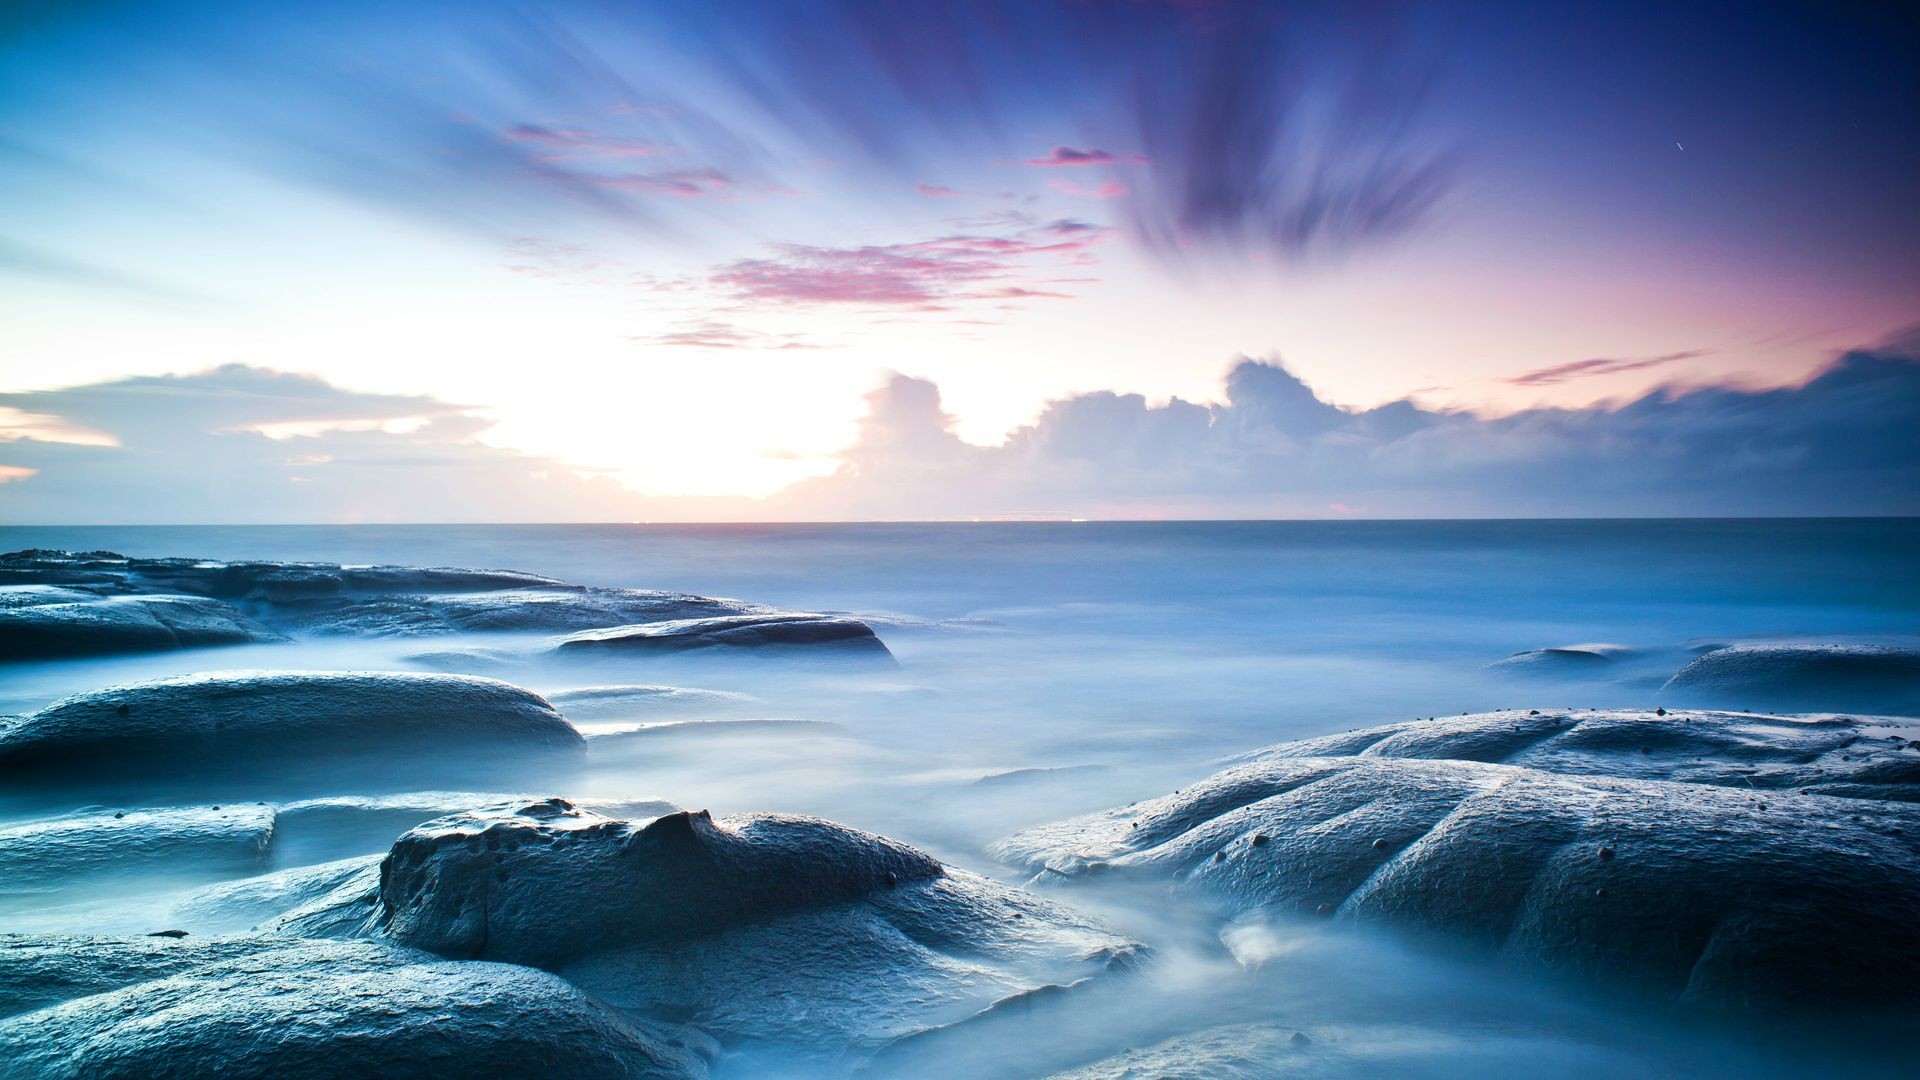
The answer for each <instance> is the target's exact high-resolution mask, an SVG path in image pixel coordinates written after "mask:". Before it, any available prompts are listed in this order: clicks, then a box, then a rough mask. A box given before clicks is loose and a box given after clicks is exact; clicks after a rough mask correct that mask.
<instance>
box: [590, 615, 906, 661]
mask: <svg viewBox="0 0 1920 1080" xmlns="http://www.w3.org/2000/svg"><path fill="white" fill-rule="evenodd" d="M800 647H808V648H822V647H824V648H827V649H831V650H833V651H835V652H837V653H843V654H848V655H854V656H860V657H864V658H871V659H885V658H888V657H889V656H891V654H890V653H889V652H888V651H887V647H886V646H885V645H883V644H881V642H880V639H879V638H878V637H877V636H875V635H874V632H873V628H872V627H870V626H868V625H867V624H866V623H864V622H861V621H860V620H859V619H854V618H849V617H847V616H844V615H803V614H786V613H776V614H765V615H758V614H756V615H728V616H721V617H717V618H704V619H680V620H675V621H672V622H658V623H648V624H644V625H639V626H622V627H616V628H614V629H611V630H590V631H586V632H583V633H579V634H573V635H571V636H569V637H566V638H563V639H561V640H560V641H559V642H558V643H556V644H555V645H554V651H555V652H556V653H558V654H560V655H562V656H567V657H573V658H585V657H593V656H607V655H615V656H617V655H621V654H645V653H653V652H689V651H692V650H696V649H698V650H726V649H742V648H751V649H759V650H791V649H795V648H800Z"/></svg>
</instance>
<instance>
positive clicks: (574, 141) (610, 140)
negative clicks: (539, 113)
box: [502, 124, 661, 161]
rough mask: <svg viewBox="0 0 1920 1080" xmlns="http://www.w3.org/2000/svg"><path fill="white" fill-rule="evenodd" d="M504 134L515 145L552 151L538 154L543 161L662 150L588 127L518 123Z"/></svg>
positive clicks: (633, 155)
mask: <svg viewBox="0 0 1920 1080" xmlns="http://www.w3.org/2000/svg"><path fill="white" fill-rule="evenodd" d="M502 134H504V135H506V137H507V138H509V139H512V140H513V141H514V142H524V143H533V144H535V145H538V146H544V147H548V148H549V149H548V150H547V151H546V152H544V153H541V154H538V155H536V156H537V157H539V158H540V159H541V160H543V161H560V160H565V159H569V158H637V157H655V156H658V155H659V154H660V153H661V149H660V147H658V146H656V145H654V144H653V143H650V142H645V141H642V140H639V139H622V138H616V137H612V136H605V135H601V134H600V133H598V132H594V131H588V130H585V129H584V128H550V127H543V126H541V125H539V124H515V125H513V126H512V127H509V128H507V129H506V130H505V131H504V132H502Z"/></svg>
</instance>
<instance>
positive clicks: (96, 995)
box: [0, 938, 706, 1080]
mask: <svg viewBox="0 0 1920 1080" xmlns="http://www.w3.org/2000/svg"><path fill="white" fill-rule="evenodd" d="M23 952H24V953H29V954H34V955H31V956H29V957H27V958H25V959H24V960H23V959H22V957H21V956H20V955H19V954H21V953H23ZM23 969H24V974H26V976H27V978H26V979H25V980H23V979H22V978H21V976H22V974H23ZM49 976H51V978H49ZM21 981H28V982H38V983H40V984H41V985H45V984H47V983H48V982H58V983H60V984H62V985H61V989H62V992H64V993H67V994H71V995H72V996H71V997H70V999H69V1000H64V1001H62V1002H61V1003H59V1004H55V1005H48V1006H45V1007H41V1008H38V1009H37V1010H36V1011H33V1012H25V1013H19V1014H16V1015H13V1016H11V1017H10V1018H8V1019H6V1020H4V1021H0V1076H7V1077H13V1076H19V1077H27V1076H33V1077H48V1078H65V1077H75V1078H78V1077H88V1078H94V1077H99V1078H118V1077H127V1078H134V1077H138V1078H143V1080H144V1078H172V1077H180V1078H186V1077H200V1076H222V1077H260V1078H268V1077H282V1076H300V1077H319V1078H324V1077H343V1078H344V1077H363V1076H382V1077H465V1076H475V1075H500V1076H569V1077H573V1076H579V1077H606V1078H659V1080H667V1078H674V1080H685V1078H695V1077H702V1076H705V1075H706V1062H705V1060H704V1059H703V1058H702V1056H701V1055H700V1054H699V1053H697V1052H695V1050H694V1049H692V1048H690V1046H689V1039H688V1038H687V1037H675V1035H674V1034H671V1033H670V1032H669V1031H668V1030H665V1029H662V1028H659V1027H645V1026H642V1025H640V1024H636V1023H634V1022H632V1021H629V1020H627V1019H626V1018H624V1017H622V1016H620V1015H619V1014H617V1013H615V1012H613V1011H612V1010H610V1009H607V1008H605V1007H604V1006H602V1005H600V1004H599V1003H597V1002H595V1001H593V1000H592V999H591V998H588V997H587V996H586V995H584V994H582V993H581V992H580V991H578V990H576V989H574V988H573V987H571V986H569V985H568V984H567V983H565V982H563V981H562V980H560V979H558V978H555V977H554V976H552V975H549V974H547V973H545V972H539V971H533V970H529V969H527V968H519V967H513V966H510V965H506V964H493V963H450V962H445V961H439V960H436V959H435V958H433V957H430V956H426V955H424V954H422V953H418V952H415V951H413V950H409V949H396V948H392V947H389V946H384V945H378V944H374V943H371V942H313V941H299V940H287V939H280V940H276V939H229V940H227V941H214V942H209V943H206V944H200V943H196V942H195V941H193V940H192V939H188V940H184V941H164V940H157V939H136V940H135V941H134V942H133V943H126V942H119V941H113V940H111V939H91V940H90V939H70V938H67V939H63V938H44V939H6V940H5V941H4V942H3V943H0V986H4V985H6V984H10V983H12V984H17V983H19V982H21ZM686 1034H687V1035H690V1036H691V1037H692V1040H693V1041H694V1043H695V1044H696V1045H697V1044H698V1041H699V1036H698V1035H697V1034H695V1033H686Z"/></svg>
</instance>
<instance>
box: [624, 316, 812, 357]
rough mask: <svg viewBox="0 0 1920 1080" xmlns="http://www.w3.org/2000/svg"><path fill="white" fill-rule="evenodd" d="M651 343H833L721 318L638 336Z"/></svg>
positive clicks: (728, 345) (782, 345) (718, 346)
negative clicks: (744, 324)
mask: <svg viewBox="0 0 1920 1080" xmlns="http://www.w3.org/2000/svg"><path fill="white" fill-rule="evenodd" d="M635 340H637V341H642V342H645V343H646V344H649V345H662V346H666V347H669V348H685V349H754V350H766V349H771V350H780V349H824V348H828V347H829V346H826V345H822V344H819V343H817V342H813V341H809V340H807V339H806V338H804V337H802V336H801V335H799V334H774V333H767V332H765V331H761V330H751V329H748V328H746V327H743V326H739V325H737V324H734V323H730V322H723V321H720V320H718V319H701V320H698V321H696V322H689V323H682V324H680V325H679V326H676V327H674V328H673V329H672V330H669V331H667V332H666V333H664V334H655V335H653V336H651V337H641V338H636V339H635Z"/></svg>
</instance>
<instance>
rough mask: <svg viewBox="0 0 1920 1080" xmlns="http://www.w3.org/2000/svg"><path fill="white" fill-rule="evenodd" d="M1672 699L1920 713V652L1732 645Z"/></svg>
mask: <svg viewBox="0 0 1920 1080" xmlns="http://www.w3.org/2000/svg"><path fill="white" fill-rule="evenodd" d="M1660 693H1661V696H1662V697H1663V698H1665V699H1667V700H1670V701H1679V702H1688V703H1699V704H1709V705H1719V706H1722V707H1725V706H1733V707H1737V708H1752V709H1779V710H1792V709H1819V710H1834V709H1856V710H1859V711H1861V712H1872V713H1893V714H1898V715H1901V716H1915V715H1920V649H1913V648H1902V647H1899V646H1893V645H1789V644H1759V645H1730V646H1728V647H1726V648H1724V649H1715V650H1713V651H1711V652H1707V653H1702V654H1701V655H1699V656H1697V657H1695V658H1694V659H1693V660H1692V661H1691V662H1690V663H1688V664H1687V666H1686V667H1683V668H1681V669H1680V670H1679V671H1678V672H1677V673H1675V674H1674V676H1673V678H1671V679H1669V680H1667V684H1666V685H1665V686H1664V687H1662V688H1661V691H1660Z"/></svg>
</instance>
